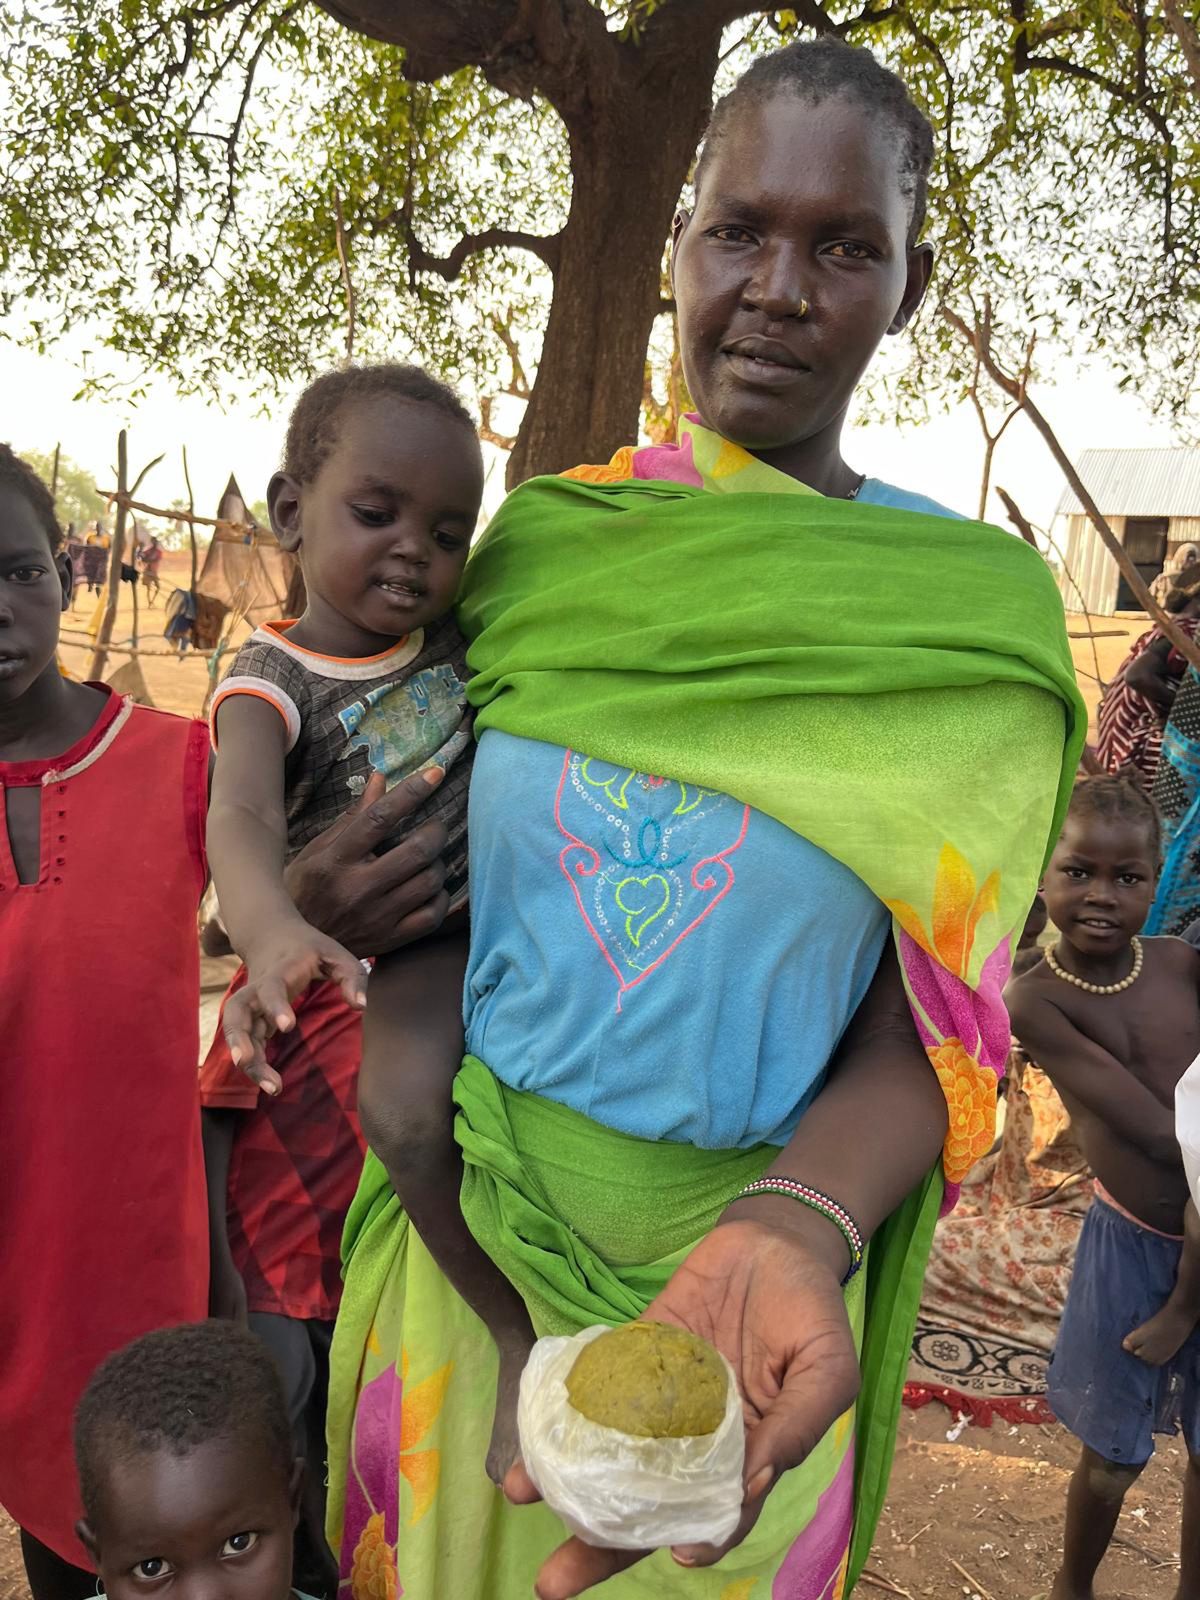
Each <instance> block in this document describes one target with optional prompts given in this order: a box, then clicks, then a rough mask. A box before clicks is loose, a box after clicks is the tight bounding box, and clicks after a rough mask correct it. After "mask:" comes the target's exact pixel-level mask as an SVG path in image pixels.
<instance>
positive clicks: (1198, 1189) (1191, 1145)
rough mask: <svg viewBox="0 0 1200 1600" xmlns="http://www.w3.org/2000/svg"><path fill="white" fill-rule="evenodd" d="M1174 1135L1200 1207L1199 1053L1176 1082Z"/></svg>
mask: <svg viewBox="0 0 1200 1600" xmlns="http://www.w3.org/2000/svg"><path fill="white" fill-rule="evenodd" d="M1175 1137H1176V1138H1177V1139H1178V1140H1179V1148H1180V1150H1182V1152H1183V1170H1184V1172H1185V1173H1186V1174H1187V1181H1188V1188H1189V1189H1190V1190H1191V1195H1192V1200H1193V1201H1194V1202H1195V1205H1196V1206H1197V1208H1198V1209H1200V1056H1197V1058H1196V1059H1195V1061H1193V1062H1192V1064H1191V1066H1190V1067H1189V1068H1188V1069H1187V1071H1186V1072H1185V1073H1184V1075H1183V1077H1182V1078H1180V1080H1179V1082H1178V1083H1177V1084H1176V1085H1175Z"/></svg>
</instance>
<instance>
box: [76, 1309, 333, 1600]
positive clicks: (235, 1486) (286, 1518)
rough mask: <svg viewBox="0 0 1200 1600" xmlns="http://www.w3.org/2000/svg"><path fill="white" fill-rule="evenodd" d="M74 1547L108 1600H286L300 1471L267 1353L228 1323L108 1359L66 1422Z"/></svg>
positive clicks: (169, 1333) (174, 1334) (166, 1334)
mask: <svg viewBox="0 0 1200 1600" xmlns="http://www.w3.org/2000/svg"><path fill="white" fill-rule="evenodd" d="M75 1450H76V1456H77V1460H78V1468H79V1484H80V1489H81V1491H82V1496H83V1517H82V1519H81V1521H80V1524H79V1537H80V1539H81V1540H82V1541H83V1543H84V1544H85V1545H86V1546H87V1549H88V1551H89V1552H90V1554H91V1557H92V1559H93V1561H94V1562H95V1564H96V1571H97V1572H98V1573H99V1575H100V1582H101V1583H102V1584H103V1589H102V1590H100V1592H101V1593H102V1594H104V1595H107V1596H109V1597H110V1600H145V1597H146V1596H148V1595H157V1594H159V1593H160V1592H161V1593H163V1594H169V1595H171V1596H174V1597H177V1600H185V1597H196V1600H198V1597H200V1596H208V1597H220V1600H289V1597H290V1596H291V1594H292V1530H293V1528H294V1527H295V1525H296V1516H297V1512H298V1508H299V1501H300V1489H301V1483H302V1480H303V1475H304V1463H303V1462H302V1461H298V1460H296V1459H295V1456H294V1453H293V1450H292V1438H291V1430H290V1428H289V1427H288V1420H287V1412H286V1410H285V1407H284V1403H283V1395H282V1393H281V1392H280V1387H279V1377H278V1374H277V1372H276V1370H275V1365H274V1362H273V1361H272V1360H271V1356H270V1352H269V1351H268V1350H267V1349H266V1347H265V1346H264V1345H263V1344H262V1343H261V1341H260V1340H259V1339H257V1338H256V1337H255V1335H254V1334H252V1333H250V1332H249V1331H248V1330H247V1329H245V1328H240V1327H238V1326H237V1325H236V1324H234V1323H231V1322H201V1323H193V1324H185V1325H184V1326H182V1327H176V1328H169V1329H167V1330H165V1331H163V1332H161V1333H151V1334H147V1335H146V1336H145V1337H144V1338H142V1339H138V1340H136V1341H135V1342H134V1343H132V1344H130V1345H127V1346H126V1348H125V1349H123V1350H121V1351H119V1352H118V1353H117V1354H116V1355H114V1356H110V1357H109V1359H108V1360H107V1361H106V1362H105V1363H104V1365H103V1366H102V1367H101V1368H100V1369H99V1371H98V1372H97V1373H96V1374H95V1376H94V1377H93V1379H92V1381H91V1383H90V1384H89V1385H88V1387H87V1391H86V1392H85V1394H84V1396H83V1399H82V1401H81V1402H80V1406H79V1411H78V1415H77V1417H76V1421H75Z"/></svg>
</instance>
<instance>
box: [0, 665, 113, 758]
mask: <svg viewBox="0 0 1200 1600" xmlns="http://www.w3.org/2000/svg"><path fill="white" fill-rule="evenodd" d="M104 704H105V697H104V695H103V694H101V693H100V692H99V690H97V689H92V688H89V687H88V686H87V684H83V683H72V682H71V681H70V680H69V679H67V678H64V677H63V675H62V673H61V672H60V671H59V670H58V663H57V661H51V662H50V664H49V666H47V667H46V668H45V670H44V671H43V672H42V673H41V674H40V675H39V676H38V677H37V678H35V679H34V681H33V683H31V684H30V686H29V688H28V689H27V690H26V691H25V693H24V694H23V695H22V696H21V697H20V699H19V700H14V701H12V702H11V703H10V702H7V701H3V700H0V761H47V760H50V759H51V758H52V757H54V756H60V755H62V753H63V751H64V750H69V749H70V748H71V747H72V745H76V744H78V743H79V741H80V739H82V738H83V737H84V735H85V734H88V733H90V732H91V730H92V728H93V727H94V726H95V724H96V719H97V718H98V717H99V715H100V713H101V712H102V711H103V709H104Z"/></svg>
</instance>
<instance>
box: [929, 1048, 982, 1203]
mask: <svg viewBox="0 0 1200 1600" xmlns="http://www.w3.org/2000/svg"><path fill="white" fill-rule="evenodd" d="M929 1059H930V1061H931V1062H932V1063H933V1070H934V1071H935V1072H936V1073H937V1075H938V1082H939V1083H940V1084H941V1086H942V1093H943V1094H944V1095H945V1096H946V1107H947V1110H948V1111H949V1114H950V1126H949V1130H948V1132H947V1134H946V1145H945V1151H944V1155H943V1160H944V1163H945V1168H946V1181H947V1183H961V1182H962V1181H963V1179H964V1178H965V1177H966V1175H967V1173H968V1172H969V1171H970V1170H971V1168H972V1167H973V1166H974V1165H975V1163H976V1162H977V1161H978V1160H979V1158H980V1157H981V1156H985V1155H986V1154H987V1153H988V1151H989V1150H990V1149H991V1148H992V1141H993V1139H994V1138H995V1135H996V1084H997V1082H998V1079H997V1077H996V1074H995V1073H994V1072H993V1071H992V1069H991V1068H990V1067H983V1066H980V1064H979V1062H978V1061H976V1060H975V1058H974V1057H973V1056H972V1055H971V1054H970V1053H969V1052H968V1051H967V1050H966V1049H965V1048H964V1047H963V1043H962V1040H961V1039H947V1040H946V1042H945V1044H942V1045H938V1046H937V1047H936V1048H935V1049H931V1050H930V1051H929Z"/></svg>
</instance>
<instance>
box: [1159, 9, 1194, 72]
mask: <svg viewBox="0 0 1200 1600" xmlns="http://www.w3.org/2000/svg"><path fill="white" fill-rule="evenodd" d="M1162 8H1163V16H1164V17H1166V19H1167V21H1168V22H1169V23H1170V25H1171V30H1172V32H1173V33H1174V35H1175V37H1176V38H1177V39H1178V40H1179V43H1180V44H1181V45H1182V46H1183V56H1184V60H1185V61H1186V62H1187V64H1188V71H1189V72H1190V73H1191V75H1192V82H1193V84H1194V85H1195V88H1196V93H1197V94H1200V30H1198V29H1197V27H1196V25H1195V23H1194V22H1189V21H1188V19H1187V17H1185V16H1184V14H1183V12H1182V11H1181V10H1180V9H1179V0H1162Z"/></svg>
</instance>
